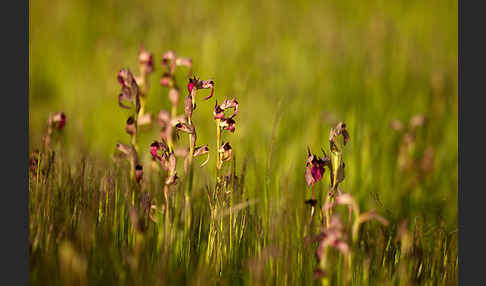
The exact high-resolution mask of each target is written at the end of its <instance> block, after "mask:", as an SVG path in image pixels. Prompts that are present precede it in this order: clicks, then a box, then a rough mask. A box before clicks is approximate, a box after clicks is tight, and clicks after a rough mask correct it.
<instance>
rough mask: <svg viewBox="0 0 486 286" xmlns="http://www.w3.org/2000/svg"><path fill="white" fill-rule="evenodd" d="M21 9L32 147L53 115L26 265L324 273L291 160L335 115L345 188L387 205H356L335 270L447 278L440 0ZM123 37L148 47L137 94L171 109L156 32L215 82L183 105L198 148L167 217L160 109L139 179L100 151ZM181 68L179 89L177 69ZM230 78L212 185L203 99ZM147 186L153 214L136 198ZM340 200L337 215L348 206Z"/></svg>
mask: <svg viewBox="0 0 486 286" xmlns="http://www.w3.org/2000/svg"><path fill="white" fill-rule="evenodd" d="M30 14H31V16H30V34H29V35H30V58H29V61H30V62H29V67H30V80H29V84H30V86H29V106H30V112H29V116H30V120H29V123H30V129H29V132H30V142H29V143H30V149H31V151H33V150H35V149H41V148H42V146H43V144H44V143H43V140H42V136H43V134H44V133H45V131H46V121H47V118H48V115H49V113H54V112H57V111H60V110H62V111H64V112H65V114H66V116H67V123H66V126H65V128H64V130H63V131H62V134H59V136H56V137H53V138H52V143H51V146H52V148H51V150H52V152H51V153H49V154H44V155H43V156H42V157H40V160H39V162H38V164H39V166H38V168H36V172H33V173H31V175H30V177H29V198H30V199H29V238H30V239H29V240H30V257H29V260H30V263H29V264H30V281H31V284H34V285H38V284H49V285H56V284H70V283H74V284H89V285H92V284H95V285H97V284H100V285H101V284H103V285H106V284H114V285H133V284H134V285H153V284H155V285H174V284H200V285H214V284H224V285H226V284H237V285H243V284H251V285H275V284H277V285H299V284H300V285H311V284H319V283H321V281H320V280H314V271H315V270H316V266H317V264H318V260H317V257H316V249H317V246H318V245H317V243H316V242H312V238H313V236H314V235H316V234H317V233H318V232H319V224H320V222H319V220H318V217H319V216H318V214H316V217H315V219H314V222H313V224H312V225H310V226H309V224H308V222H309V217H310V209H309V206H308V205H306V204H305V203H304V201H305V200H307V199H309V198H310V197H311V189H310V187H308V186H307V185H306V181H305V177H304V174H305V168H306V164H305V161H306V156H307V147H310V148H311V150H313V151H314V152H316V151H317V150H320V148H321V147H324V148H326V151H327V150H328V144H329V130H330V128H331V127H334V126H335V124H336V122H338V121H344V122H346V125H347V129H348V131H349V134H350V138H351V140H350V141H349V143H348V144H347V145H346V148H345V150H344V154H343V157H344V161H345V163H346V177H345V180H344V181H343V182H342V184H341V187H342V189H343V190H344V191H345V192H346V193H349V194H351V195H352V196H353V197H354V199H355V200H356V201H357V203H358V205H359V208H360V209H361V210H363V211H367V210H371V209H374V210H376V212H377V213H378V214H380V215H381V216H383V217H385V218H386V219H387V220H388V221H389V224H388V226H383V225H381V224H380V223H378V222H368V223H365V224H363V225H362V226H361V228H360V231H359V239H358V241H357V242H356V243H352V242H350V252H351V253H352V267H351V269H350V273H351V280H350V284H351V285H415V284H419V285H453V284H457V183H458V176H457V173H458V153H457V150H458V144H457V128H458V127H457V126H458V125H457V118H458V115H457V38H458V37H457V3H456V2H455V1H446V2H444V1H426V2H424V1H393V2H390V1H371V2H363V1H336V2H322V1H319V3H315V2H311V1H299V2H297V1H296V2H290V1H289V2H280V1H246V2H240V3H232V4H230V3H226V2H224V1H216V0H213V1H209V2H208V3H206V2H197V1H196V2H192V3H191V4H188V3H184V2H181V3H162V2H157V1H144V2H141V3H136V2H133V1H69V2H66V1H51V2H49V5H47V4H46V2H45V1H32V2H31V3H30ZM139 44H143V45H144V47H145V48H146V49H147V50H150V51H151V52H153V53H154V55H155V59H156V60H155V72H154V75H153V76H152V77H151V78H150V80H151V82H150V83H151V89H150V92H149V94H148V100H147V102H146V110H147V111H149V112H152V113H154V114H157V112H159V110H161V109H166V110H170V106H171V103H170V101H169V100H168V98H167V93H168V90H167V88H165V87H162V86H160V84H159V80H160V77H161V74H162V71H161V70H162V69H161V65H160V58H161V56H162V52H164V51H166V50H169V49H172V50H174V51H176V52H177V53H178V54H179V55H181V56H185V57H190V58H192V59H193V68H192V69H193V72H194V74H195V75H197V76H200V77H201V78H204V79H206V78H211V79H213V80H214V81H215V86H216V88H215V94H214V98H212V99H210V100H208V101H207V102H205V101H198V103H197V109H196V110H195V112H194V117H193V118H194V122H196V124H197V140H198V142H201V143H206V144H208V145H209V149H210V152H211V153H210V154H211V157H210V161H209V163H208V165H207V166H205V167H204V168H199V167H198V165H199V163H200V160H201V159H195V165H194V176H193V181H192V190H191V191H190V192H188V188H189V180H188V177H187V176H181V180H180V182H179V183H178V184H177V185H176V186H175V188H174V190H173V191H172V199H171V201H170V208H169V210H170V217H165V216H164V215H163V213H164V212H163V211H162V209H163V208H162V207H163V205H164V203H165V198H164V193H163V185H164V180H165V176H166V173H164V172H163V171H156V170H152V168H151V164H152V162H151V160H150V153H149V152H148V150H149V147H150V143H151V142H152V141H153V140H159V129H158V128H152V129H150V130H144V131H143V132H141V134H139V136H138V137H137V140H138V143H137V144H138V146H139V147H140V152H139V156H140V161H141V164H142V165H143V167H144V183H143V184H142V186H140V185H138V184H136V183H134V182H133V181H132V180H130V166H129V164H128V162H124V161H119V162H114V161H113V160H112V157H113V154H114V151H115V145H116V143H117V142H118V141H119V140H122V141H125V142H129V140H130V137H129V136H128V135H126V134H125V132H124V130H123V128H124V127H125V122H126V119H127V117H128V115H129V113H127V112H126V111H124V110H123V109H120V108H118V103H117V94H118V92H119V85H118V83H117V81H116V74H117V72H118V71H119V70H120V69H121V68H123V67H129V68H131V69H132V70H136V68H137V62H136V60H137V57H136V55H137V52H138V49H139ZM177 78H178V82H179V83H180V85H181V98H184V97H185V96H186V95H187V90H186V89H185V86H186V84H187V82H186V81H187V80H188V78H187V75H186V73H185V71H179V72H178V73H177ZM232 97H236V98H237V99H238V102H239V105H240V110H239V113H238V117H237V127H236V131H235V133H234V134H231V135H225V136H226V137H225V140H230V141H231V145H232V147H233V150H232V151H233V155H234V158H235V159H236V163H235V169H236V172H235V173H236V175H237V178H236V181H235V182H236V183H235V184H234V187H233V189H232V191H231V192H227V193H226V192H215V190H216V187H215V186H216V177H215V174H216V163H215V158H216V157H215V156H214V151H215V149H216V138H215V135H216V131H215V128H214V120H213V113H212V112H213V108H214V102H215V100H216V99H217V100H218V102H219V103H220V102H221V101H222V100H223V99H225V98H232ZM183 110H184V107H183V100H181V101H180V104H179V113H181V114H182V113H183ZM415 115H423V116H424V117H425V122H424V124H423V125H422V126H419V127H417V129H416V132H415V134H414V140H413V143H412V144H410V145H404V144H405V143H403V142H405V140H406V139H404V138H406V136H404V135H405V134H406V130H403V131H397V130H395V129H394V128H393V127H392V125H393V124H392V123H393V120H396V119H398V120H401V122H402V124H403V125H404V126H405V129H406V127H407V126H408V124H409V121H410V119H411V118H413V117H414V116H415ZM186 141H187V138H186V137H185V136H183V138H181V144H187V143H186ZM403 146H406V147H403ZM201 162H202V161H201ZM178 171H179V172H180V173H181V174H184V172H183V170H182V166H181V165H180V164H179V165H178ZM329 184H330V181H329V177H328V173H325V176H324V178H323V180H322V181H320V182H318V183H316V184H315V189H314V191H315V192H316V197H317V200H318V204H319V206H321V205H322V204H324V201H325V195H326V192H327V190H328V186H329ZM187 193H188V194H189V201H190V205H188V204H187V200H186V198H185V194H187ZM144 194H145V195H144ZM148 197H150V198H151V199H152V200H153V201H154V202H155V204H156V205H157V207H158V209H157V210H156V211H155V212H154V213H153V217H154V218H155V219H156V220H157V222H156V223H155V222H154V221H153V220H152V219H150V218H149V216H148V215H147V213H145V214H143V211H142V210H143V209H144V206H145V205H146V204H144V203H143V202H146V200H147V198H148ZM210 202H211V203H212V205H210ZM188 206H190V211H189V212H188V211H187V210H188ZM133 207H135V208H136V212H135V211H134V208H133ZM149 211H150V210H147V212H149ZM336 212H337V214H339V215H340V216H341V218H342V220H343V222H346V221H347V215H348V210H347V208H345V207H338V208H337V209H336ZM405 222H406V224H405ZM349 228H350V227H349V225H347V228H346V229H347V230H348V231H349V230H350V229H349ZM349 235H350V233H349ZM349 238H350V237H349ZM329 255H330V256H329V261H331V263H330V268H329V271H328V277H329V282H330V284H331V285H342V284H344V283H345V279H346V277H344V276H345V274H344V273H343V267H344V263H345V262H344V258H343V255H341V254H339V253H338V252H336V251H334V250H331V252H330V254H329Z"/></svg>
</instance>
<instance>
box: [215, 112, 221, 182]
mask: <svg viewBox="0 0 486 286" xmlns="http://www.w3.org/2000/svg"><path fill="white" fill-rule="evenodd" d="M220 122H221V119H216V169H217V170H218V175H219V170H220V169H221V162H220V161H221V158H220V157H221V156H220V154H219V148H220V146H221V127H220V126H219V124H220Z"/></svg>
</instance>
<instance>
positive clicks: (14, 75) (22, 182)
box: [0, 0, 29, 285]
mask: <svg viewBox="0 0 486 286" xmlns="http://www.w3.org/2000/svg"><path fill="white" fill-rule="evenodd" d="M1 11H2V12H1V13H2V15H1V17H0V23H1V29H2V33H1V35H2V38H1V39H2V40H1V43H2V45H1V48H2V65H1V69H0V71H1V73H2V76H1V79H0V84H1V86H2V88H1V92H0V97H1V101H0V102H1V104H0V108H1V110H2V111H1V112H0V114H1V115H0V118H1V119H0V120H1V126H2V128H1V133H0V134H1V140H0V142H1V144H2V147H1V149H0V150H1V151H0V154H2V156H1V157H0V158H1V161H0V162H1V164H0V166H1V168H2V171H1V173H0V174H1V175H2V180H1V184H0V192H1V195H0V202H1V203H0V221H1V230H0V233H1V235H0V238H1V243H0V245H1V248H0V253H1V260H2V266H1V267H0V273H1V276H0V277H1V278H0V279H1V282H0V284H2V285H28V283H29V213H28V211H29V210H28V198H29V197H28V169H27V166H28V154H29V150H28V146H29V145H28V142H29V141H28V140H29V138H28V136H29V135H28V134H29V132H28V130H29V129H28V128H29V124H28V123H29V117H28V111H29V109H28V98H29V97H28V92H29V80H28V77H29V0H23V1H10V2H5V3H3V5H2V9H1Z"/></svg>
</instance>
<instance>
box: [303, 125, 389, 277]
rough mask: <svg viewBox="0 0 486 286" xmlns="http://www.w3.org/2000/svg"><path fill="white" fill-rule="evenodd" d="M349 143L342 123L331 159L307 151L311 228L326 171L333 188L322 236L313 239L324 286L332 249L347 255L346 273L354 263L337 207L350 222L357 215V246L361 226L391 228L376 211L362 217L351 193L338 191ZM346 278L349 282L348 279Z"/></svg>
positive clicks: (353, 230)
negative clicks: (345, 209)
mask: <svg viewBox="0 0 486 286" xmlns="http://www.w3.org/2000/svg"><path fill="white" fill-rule="evenodd" d="M349 140H350V136H349V133H348V131H347V129H346V124H344V122H339V123H337V125H336V126H335V127H334V128H331V131H330V135H329V145H330V150H329V155H327V154H326V152H325V151H324V149H322V152H323V157H322V158H321V157H318V156H317V155H314V154H312V153H311V151H310V149H308V151H307V163H306V169H305V180H306V182H307V185H308V186H311V187H312V199H310V200H307V201H306V203H307V204H309V205H310V206H311V220H310V224H311V223H312V219H313V216H314V210H315V207H316V205H317V200H316V199H315V197H314V184H315V183H316V182H318V181H320V180H322V178H323V177H324V172H325V170H326V168H327V169H329V171H330V172H329V173H330V187H329V191H328V192H327V195H326V202H325V203H324V205H323V207H322V210H323V212H324V215H325V224H322V225H321V227H320V231H319V233H318V234H317V235H316V236H315V238H314V242H316V243H318V247H317V249H316V257H317V260H318V266H317V268H316V270H315V278H316V279H319V278H320V279H323V282H324V280H326V279H327V269H328V253H329V249H330V248H334V249H336V250H338V251H339V252H340V253H341V254H343V255H344V259H345V264H344V265H345V267H346V269H349V268H350V263H351V256H350V255H351V253H350V244H349V243H348V241H347V237H346V226H345V225H344V224H343V223H342V221H341V219H340V217H339V216H338V215H337V214H333V210H334V208H335V207H336V206H337V205H347V206H348V209H349V219H351V215H352V213H353V212H354V215H355V219H354V222H353V224H352V228H351V233H352V239H353V242H356V240H357V238H358V232H359V226H360V225H361V224H362V223H364V222H366V221H369V220H372V219H375V220H377V221H379V222H381V223H382V224H384V225H387V224H388V221H387V220H386V219H384V218H383V217H381V216H379V215H377V214H376V213H375V212H374V211H369V212H365V213H360V210H359V207H358V204H357V203H356V201H355V200H354V198H353V197H352V196H351V195H350V194H349V193H344V192H343V190H342V189H341V188H340V187H339V184H340V183H341V182H343V180H344V167H345V164H344V160H343V149H344V146H346V144H347V143H348V142H349ZM346 269H345V270H346ZM345 272H346V271H345ZM347 278H348V279H349V276H348V277H347Z"/></svg>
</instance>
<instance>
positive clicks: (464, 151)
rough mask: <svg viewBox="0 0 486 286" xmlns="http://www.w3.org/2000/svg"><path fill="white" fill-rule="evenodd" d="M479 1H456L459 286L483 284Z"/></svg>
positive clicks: (484, 117) (484, 115) (483, 63)
mask: <svg viewBox="0 0 486 286" xmlns="http://www.w3.org/2000/svg"><path fill="white" fill-rule="evenodd" d="M479 3H481V2H475V1H467V0H461V1H459V73H458V74H459V192H458V201H459V207H458V210H459V226H458V227H459V285H483V284H484V273H485V270H484V253H485V251H484V248H485V246H484V245H485V242H486V239H485V238H486V236H485V235H484V234H483V233H484V229H485V226H486V223H485V219H486V216H485V210H486V199H485V197H486V196H485V194H486V188H485V181H484V180H485V179H486V174H485V168H484V166H483V164H484V157H485V156H484V150H485V148H486V140H484V139H483V138H484V133H485V128H484V124H485V122H486V112H485V107H486V105H485V104H484V103H483V99H484V98H485V96H486V94H485V88H484V85H485V83H486V74H485V72H484V70H485V68H486V60H485V59H486V57H485V53H486V45H485V43H484V35H485V34H484V27H485V21H484V19H485V18H486V16H485V14H484V9H482V8H483V7H480V5H478V4H479ZM474 4H476V5H474Z"/></svg>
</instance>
